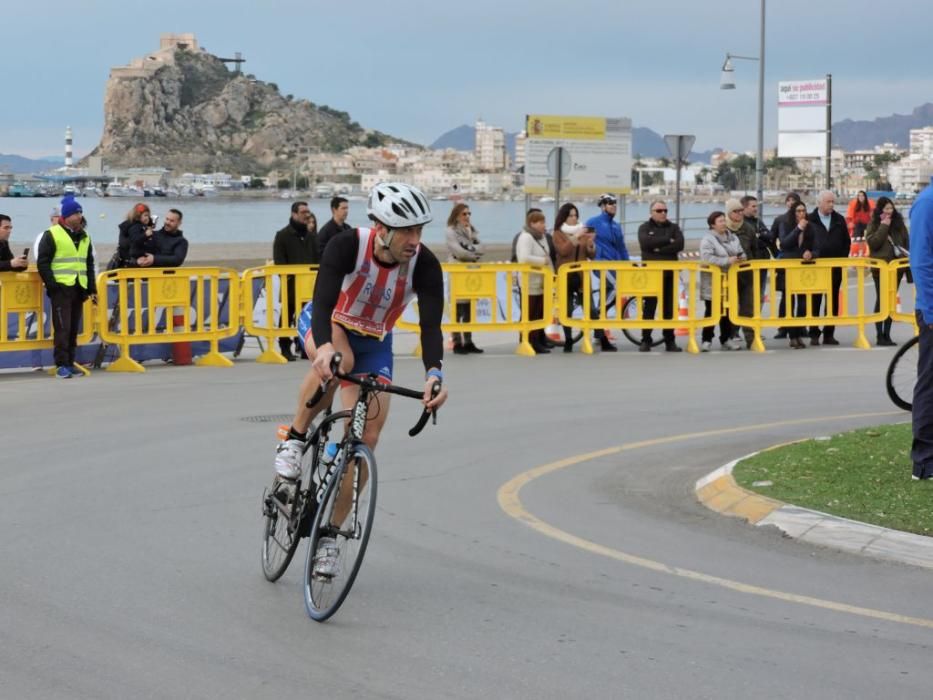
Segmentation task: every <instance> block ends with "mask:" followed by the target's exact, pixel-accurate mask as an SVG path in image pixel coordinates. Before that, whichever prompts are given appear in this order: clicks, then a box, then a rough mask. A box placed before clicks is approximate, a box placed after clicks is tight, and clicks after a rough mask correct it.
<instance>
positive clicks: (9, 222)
mask: <svg viewBox="0 0 933 700" xmlns="http://www.w3.org/2000/svg"><path fill="white" fill-rule="evenodd" d="M12 233H13V219H11V218H10V217H9V216H7V215H6V214H0V272H13V271H16V270H25V269H26V267H27V266H28V265H29V263H28V261H27V260H26V256H25V255H23V256H20V257H14V256H13V251H12V250H10V235H12Z"/></svg>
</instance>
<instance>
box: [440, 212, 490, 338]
mask: <svg viewBox="0 0 933 700" xmlns="http://www.w3.org/2000/svg"><path fill="white" fill-rule="evenodd" d="M471 215H472V214H471V212H470V207H469V206H468V205H466V204H464V203H463V202H458V203H457V204H455V205H454V208H453V209H451V210H450V216H448V217H447V252H448V253H449V255H448V257H447V261H448V262H461V263H475V262H479V259H480V258H481V257H483V252H484V251H483V244H482V243H480V241H479V231H477V230H476V227H475V226H473V224H472V222H471V220H470V217H471ZM469 322H470V302H469V301H458V302H457V323H469ZM481 352H483V351H482V349H480V348H478V347H476V344H475V343H474V342H473V334H472V333H470V332H469V331H467V332H465V333H454V354H455V355H469V354H470V353H481Z"/></svg>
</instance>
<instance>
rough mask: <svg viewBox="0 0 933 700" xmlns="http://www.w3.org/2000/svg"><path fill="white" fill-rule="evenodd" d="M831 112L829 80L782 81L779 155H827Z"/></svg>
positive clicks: (816, 156) (779, 108) (779, 102)
mask: <svg viewBox="0 0 933 700" xmlns="http://www.w3.org/2000/svg"><path fill="white" fill-rule="evenodd" d="M828 109H829V81H828V80H827V79H826V78H819V79H817V80H784V81H781V82H779V83H778V156H780V157H781V158H818V157H822V156H825V155H826V114H827V110H828Z"/></svg>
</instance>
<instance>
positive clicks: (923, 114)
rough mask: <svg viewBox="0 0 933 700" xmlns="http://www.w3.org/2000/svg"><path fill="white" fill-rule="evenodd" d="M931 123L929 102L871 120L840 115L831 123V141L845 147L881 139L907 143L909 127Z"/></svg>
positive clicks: (868, 145)
mask: <svg viewBox="0 0 933 700" xmlns="http://www.w3.org/2000/svg"><path fill="white" fill-rule="evenodd" d="M925 126H933V103H930V102H927V103H926V104H922V105H920V106H919V107H916V108H914V110H913V111H912V112H911V113H910V114H892V115H891V116H889V117H879V118H878V119H872V120H870V121H869V120H867V119H864V120H859V121H854V120H852V119H843V120H842V121H841V122H835V123H834V124H833V143H834V144H835V145H838V146H841V147H842V148H844V149H846V150H847V151H854V150H857V149H868V148H873V147H874V146H878V145H880V144H882V143H896V144H897V145H899V146H900V147H901V148H907V147H908V146H909V145H910V130H911V129H922V128H923V127H925Z"/></svg>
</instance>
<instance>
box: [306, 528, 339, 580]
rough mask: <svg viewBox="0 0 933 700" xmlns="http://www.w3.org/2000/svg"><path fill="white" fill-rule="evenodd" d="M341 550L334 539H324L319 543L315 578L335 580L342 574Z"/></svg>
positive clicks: (314, 570)
mask: <svg viewBox="0 0 933 700" xmlns="http://www.w3.org/2000/svg"><path fill="white" fill-rule="evenodd" d="M339 557H340V549H339V548H338V547H337V540H335V539H334V538H333V537H322V538H321V539H320V540H318V543H317V553H316V554H315V555H314V569H313V570H312V573H313V574H314V575H315V576H322V577H324V578H333V577H334V576H336V575H337V574H339V573H340V560H339Z"/></svg>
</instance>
